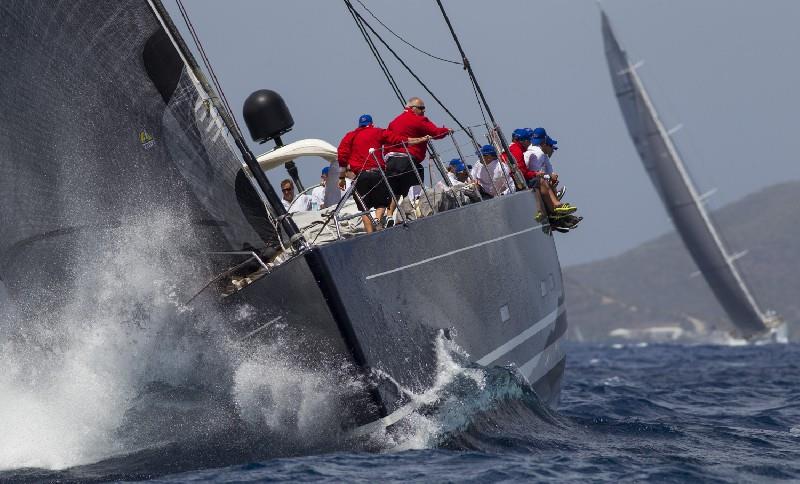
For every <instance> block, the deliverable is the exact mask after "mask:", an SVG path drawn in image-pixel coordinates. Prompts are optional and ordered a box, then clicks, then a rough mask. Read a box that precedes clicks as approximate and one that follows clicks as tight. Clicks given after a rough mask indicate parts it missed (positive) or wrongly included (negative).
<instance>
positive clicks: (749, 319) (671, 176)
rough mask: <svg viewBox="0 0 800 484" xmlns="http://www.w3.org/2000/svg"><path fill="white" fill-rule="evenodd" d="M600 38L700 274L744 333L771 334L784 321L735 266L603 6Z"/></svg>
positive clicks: (630, 122) (635, 135)
mask: <svg viewBox="0 0 800 484" xmlns="http://www.w3.org/2000/svg"><path fill="white" fill-rule="evenodd" d="M601 18H602V31H603V43H604V45H605V52H606V59H607V61H608V68H609V72H610V74H611V81H612V84H613V86H614V92H615V94H616V97H617V101H618V102H619V106H620V109H621V110H622V115H623V118H624V119H625V124H626V125H627V126H628V132H629V133H630V136H631V139H632V140H633V143H634V145H635V146H636V151H637V152H638V153H639V157H640V158H641V159H642V163H644V166H645V169H646V170H647V174H648V175H649V176H650V180H651V181H652V182H653V185H654V186H655V188H656V191H657V192H658V195H659V197H660V198H661V201H662V202H663V203H664V206H665V207H666V209H667V212H668V213H669V215H670V217H671V218H672V221H673V223H674V224H675V228H676V229H677V231H678V234H679V235H680V236H681V239H682V240H683V243H684V244H685V245H686V248H687V249H688V251H689V253H690V254H691V256H692V259H693V260H694V262H695V264H697V267H698V268H699V270H700V273H701V274H702V275H703V277H704V278H705V280H706V283H708V286H709V287H710V288H711V291H712V292H713V293H714V296H715V297H716V298H717V300H718V301H719V303H720V305H721V306H722V308H723V309H724V310H725V312H726V314H727V315H728V317H729V318H730V321H731V323H732V324H733V326H734V327H735V328H736V330H737V331H738V332H739V333H740V334H741V335H742V336H743V337H745V338H748V339H749V338H760V337H764V336H769V334H770V333H772V332H773V329H775V328H777V327H778V326H780V325H781V324H782V321H781V319H780V318H779V317H778V316H777V315H776V314H774V313H772V312H769V311H767V312H765V311H763V310H762V309H761V308H760V306H759V304H758V303H757V302H756V299H755V297H754V296H753V294H752V291H751V290H750V288H749V286H748V285H747V284H746V283H745V281H744V278H743V277H742V275H741V273H740V272H739V270H738V268H737V267H736V265H735V261H736V259H737V258H738V257H739V256H740V254H732V253H731V252H730V251H729V250H728V249H727V248H726V247H725V245H724V244H723V242H722V238H721V237H720V234H719V230H718V229H717V228H716V227H715V226H714V224H713V222H712V221H711V217H710V216H709V214H708V211H707V210H706V207H705V204H704V196H703V195H701V194H700V193H699V191H698V190H697V188H696V187H695V185H694V183H693V182H692V180H691V178H690V177H689V172H688V170H687V168H686V164H685V163H684V161H683V159H682V158H681V156H680V154H679V153H678V149H677V147H676V146H675V144H674V143H673V141H672V138H671V137H670V133H669V132H668V131H667V130H666V129H665V128H664V125H663V124H662V122H661V120H660V119H659V117H658V113H657V112H656V109H655V105H654V104H653V101H652V99H651V98H650V96H649V94H648V93H647V90H646V89H645V87H644V84H643V83H642V80H641V79H640V78H639V75H638V74H637V72H636V69H637V67H638V66H637V65H635V64H631V62H630V60H629V59H628V56H627V54H626V53H625V51H624V50H622V47H620V44H619V42H618V41H617V38H616V36H615V34H614V31H613V30H612V28H611V23H610V21H609V19H608V16H607V15H606V13H605V12H604V11H602V10H601Z"/></svg>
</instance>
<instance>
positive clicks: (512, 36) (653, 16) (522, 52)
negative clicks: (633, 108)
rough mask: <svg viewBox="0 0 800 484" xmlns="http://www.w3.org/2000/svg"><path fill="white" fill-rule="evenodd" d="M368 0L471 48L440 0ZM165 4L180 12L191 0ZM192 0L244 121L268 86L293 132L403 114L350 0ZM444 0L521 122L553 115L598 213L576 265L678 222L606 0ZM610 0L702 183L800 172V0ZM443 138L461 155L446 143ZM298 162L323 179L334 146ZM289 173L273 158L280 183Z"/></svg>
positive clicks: (507, 111)
mask: <svg viewBox="0 0 800 484" xmlns="http://www.w3.org/2000/svg"><path fill="white" fill-rule="evenodd" d="M363 1H364V2H365V4H366V5H367V6H368V7H369V8H370V9H371V10H372V11H373V12H375V14H376V15H378V16H379V17H380V18H381V19H382V20H383V21H384V22H385V23H386V24H387V25H389V26H390V27H391V28H392V29H394V30H395V31H397V32H398V33H400V34H401V35H403V36H404V37H407V38H408V39H409V40H411V41H412V42H413V43H415V44H416V45H418V46H419V47H421V48H423V49H425V50H428V51H430V52H432V53H435V54H437V55H439V56H441V57H446V58H451V59H457V58H458V54H457V50H456V48H455V45H454V44H453V42H452V39H451V38H450V37H449V33H448V32H447V28H446V25H445V24H444V22H443V20H442V17H441V15H440V14H439V12H438V9H437V7H436V4H435V2H434V1H432V0H425V1H422V0H405V1H403V2H389V1H376V0H363ZM165 3H166V5H167V7H168V8H169V9H170V11H171V12H173V17H174V19H175V21H176V23H177V24H179V25H180V24H181V21H180V17H179V15H178V13H177V8H176V7H175V5H174V4H172V3H171V2H170V1H169V0H167V1H166V2H165ZM354 3H355V4H356V6H357V7H358V4H357V2H354ZM184 4H185V6H186V7H187V10H188V12H189V15H190V16H191V19H192V21H193V23H194V25H195V28H196V29H197V31H198V33H199V35H200V37H201V40H202V42H203V46H204V48H205V49H206V51H207V53H208V56H209V58H210V59H211V62H212V63H213V65H214V68H215V70H216V72H217V75H218V76H219V78H220V81H221V83H222V86H223V89H224V91H225V94H226V95H227V97H228V99H229V101H230V102H231V104H232V106H233V109H234V111H235V114H236V116H238V117H239V119H240V120H241V105H242V102H243V101H244V99H245V98H246V97H247V96H248V95H249V94H250V93H251V92H252V91H254V90H256V89H260V88H269V89H273V90H276V91H278V92H279V93H281V94H282V95H283V97H284V99H285V100H286V102H287V104H288V105H289V107H290V109H291V111H292V114H293V116H294V119H295V123H296V124H295V128H294V130H293V131H292V132H291V133H289V134H288V135H286V136H284V141H286V142H288V141H292V140H296V139H301V138H321V139H325V140H327V141H329V142H330V143H332V144H334V145H336V144H338V142H339V140H340V138H341V137H342V135H344V133H345V132H347V131H349V130H350V129H352V128H353V127H354V126H355V124H356V119H357V118H358V116H359V115H360V114H362V113H371V114H372V115H373V117H374V119H375V121H376V124H378V125H384V126H385V125H386V124H387V123H388V122H389V121H390V120H391V119H392V118H393V117H394V116H395V115H396V114H398V113H399V111H400V105H399V103H398V101H397V100H396V99H395V97H394V95H393V94H392V91H391V90H390V89H389V87H388V84H387V82H386V80H385V79H384V78H383V75H382V73H381V72H380V70H379V69H378V67H377V64H376V62H375V60H374V59H373V57H372V56H371V54H370V52H369V50H368V49H367V47H366V44H365V43H364V41H363V40H362V38H361V35H360V33H359V32H358V30H357V29H356V27H355V24H354V23H353V20H352V18H351V17H350V15H349V14H348V13H347V10H346V8H345V6H344V3H343V2H340V1H336V0H294V1H284V2H277V1H255V0H233V1H229V2H215V1H211V0H190V1H186V0H184ZM444 4H445V7H446V8H447V9H448V13H449V14H450V17H451V20H452V22H453V24H454V26H455V28H456V31H457V32H458V34H459V36H460V38H461V41H462V43H463V45H464V48H465V49H466V51H467V55H468V57H469V58H470V60H471V62H472V64H473V67H474V69H475V71H476V75H477V77H478V81H479V82H480V83H481V86H482V87H483V90H484V92H485V94H486V96H487V98H488V100H489V103H490V104H491V107H492V110H493V112H494V114H495V116H496V118H497V119H498V121H499V123H500V124H501V126H502V127H503V128H504V130H505V131H506V132H507V133H510V132H511V130H513V129H514V128H518V127H537V126H544V127H545V128H547V130H548V132H549V133H551V135H552V136H553V137H554V138H556V139H558V141H559V147H560V148H561V149H560V150H559V151H558V153H557V155H556V157H555V158H554V165H555V168H556V170H557V171H558V172H559V173H560V175H561V178H562V180H564V183H565V184H566V185H567V186H568V187H569V195H568V199H569V201H570V202H572V203H574V204H576V205H578V207H579V208H580V213H581V214H583V215H584V216H585V217H586V220H585V221H584V222H583V223H582V225H581V228H580V230H578V231H575V232H574V233H570V234H568V235H567V236H560V237H559V238H558V247H559V255H560V258H561V261H562V264H563V265H565V266H567V265H572V264H577V263H581V262H586V261H590V260H595V259H600V258H604V257H607V256H611V255H616V254H619V253H621V252H623V251H625V250H627V249H629V248H631V247H634V246H636V245H638V244H640V243H641V242H643V241H645V240H648V239H651V238H653V237H655V236H657V235H660V234H662V233H664V232H667V231H669V230H671V224H670V221H669V219H668V217H667V215H666V212H665V211H664V209H663V208H662V206H661V203H660V201H659V199H658V197H657V195H656V192H655V191H654V189H653V187H652V185H651V183H650V181H649V179H648V178H647V176H646V174H645V172H644V169H643V168H642V165H641V162H640V161H639V159H638V157H637V155H636V153H635V150H634V148H633V145H632V143H631V142H630V139H629V138H628V133H627V130H626V128H625V125H624V123H623V120H622V118H621V115H620V112H619V108H618V106H617V104H616V100H615V98H614V94H613V90H612V88H611V83H610V79H609V73H608V69H607V67H606V62H605V56H604V53H603V45H602V39H601V35H600V16H599V12H598V8H597V4H596V2H595V1H592V0H535V1H522V0H519V1H511V0H508V1H503V0H498V1H492V2H486V1H477V0H458V1H455V0H449V1H445V2H444ZM603 7H604V9H605V10H606V12H607V13H608V14H609V16H610V18H611V21H612V23H613V25H614V27H615V29H616V31H617V35H618V37H619V39H620V42H621V43H622V44H623V46H624V47H625V48H626V50H627V51H628V52H629V55H630V57H631V58H632V60H634V61H635V60H643V61H644V62H645V64H644V66H643V67H642V68H641V69H640V70H639V74H640V75H641V77H642V78H643V80H644V82H645V84H646V85H647V87H648V89H649V90H650V93H651V95H652V97H653V100H654V102H655V103H656V105H657V107H658V109H659V111H660V114H661V117H662V119H663V120H664V122H665V124H666V125H667V126H668V127H670V126H673V125H677V124H682V125H683V129H682V130H680V131H678V132H677V133H676V134H675V141H676V144H677V145H678V147H679V149H680V150H681V152H682V153H683V155H684V158H685V161H686V163H687V165H688V166H689V168H690V171H691V173H692V175H693V177H694V179H695V181H696V183H697V185H698V186H699V188H700V190H701V191H706V190H708V189H711V188H717V189H718V192H717V193H716V195H715V196H714V197H713V198H712V199H711V200H710V202H709V206H710V207H711V208H712V209H713V208H716V207H719V206H721V205H724V204H725V203H728V202H731V201H733V200H736V199H739V198H741V197H743V196H744V195H746V194H748V193H752V192H754V191H757V190H758V189H760V188H763V187H765V186H768V185H771V184H774V183H778V182H781V181H786V180H797V179H800V163H798V160H797V158H798V155H797V153H798V152H799V151H800V136H798V135H797V133H796V130H797V128H798V124H799V123H798V122H797V119H798V113H800V97H799V96H798V94H797V91H796V89H797V86H800V66H799V65H798V62H797V56H796V53H795V52H794V50H795V49H796V47H797V46H798V45H800V29H797V27H796V22H797V21H798V19H800V2H796V1H793V0H768V1H762V2H758V3H754V2H750V1H744V0H702V1H698V0H670V1H669V2H667V1H662V0H606V1H605V2H603ZM362 12H363V10H362ZM368 18H369V17H368ZM373 23H374V22H373ZM376 29H378V30H379V32H380V33H381V35H384V37H385V38H386V39H387V40H388V41H389V42H390V43H391V45H392V46H393V47H394V48H395V49H396V50H397V51H398V52H399V53H400V54H401V55H402V56H403V57H404V59H406V60H407V62H409V63H410V64H411V65H412V66H413V67H414V69H415V71H416V72H417V73H418V74H419V75H420V77H422V78H423V80H425V81H426V83H428V84H429V85H430V87H431V88H432V90H433V91H434V92H435V93H436V94H437V95H438V96H439V97H441V98H442V99H443V101H444V103H445V105H447V107H448V108H449V109H451V110H452V111H453V112H454V113H455V114H456V116H457V117H458V118H459V119H460V120H462V121H463V122H464V123H469V124H475V123H478V122H480V121H481V115H480V112H479V110H478V108H477V105H476V103H475V99H474V94H473V93H472V90H471V89H470V86H469V83H468V80H467V77H466V75H465V74H464V72H463V71H462V70H461V69H460V68H459V67H458V66H453V65H450V64H446V63H442V62H439V61H435V60H432V59H429V58H427V57H424V56H421V55H420V54H418V53H416V52H414V51H412V50H411V49H409V48H407V47H405V46H403V45H402V44H401V43H400V42H399V41H397V40H396V39H394V38H392V37H391V35H390V34H388V33H387V32H385V31H383V30H382V29H381V28H380V27H379V26H377V25H376ZM187 38H188V37H187ZM391 67H392V69H393V72H394V73H395V76H396V77H397V79H398V82H399V83H400V86H401V89H402V90H403V91H404V93H405V94H406V96H410V95H419V96H421V97H423V98H424V99H425V100H426V103H427V106H428V108H429V109H428V115H429V117H430V118H431V119H432V120H434V122H437V123H439V124H445V125H447V126H453V125H454V123H453V122H452V121H451V120H450V119H449V118H447V116H446V115H445V113H444V112H443V111H442V110H441V109H440V108H439V107H438V106H436V105H435V103H434V102H433V100H432V99H430V96H427V95H426V94H425V93H424V91H423V90H422V89H421V88H420V87H419V86H418V85H417V84H416V82H415V81H414V80H413V79H411V77H410V76H408V75H406V74H405V73H404V72H403V71H402V68H401V67H399V65H397V64H395V63H392V64H391ZM251 146H252V147H253V149H254V151H255V152H256V153H260V152H263V151H265V149H266V148H265V147H264V146H258V145H255V144H252V145H251ZM448 150H449V151H448ZM440 151H442V152H443V156H445V157H447V158H448V159H449V158H450V157H451V155H454V153H452V146H448V145H446V144H445V145H441V147H440ZM298 165H299V166H300V172H301V175H302V176H303V179H304V180H305V181H306V182H307V183H313V182H314V181H315V180H317V179H318V174H319V169H320V168H321V167H322V165H323V162H322V160H317V159H305V160H299V161H298ZM284 175H285V173H284V172H283V170H278V171H277V172H275V171H272V172H269V173H268V176H269V177H270V178H271V180H272V181H273V182H277V181H278V180H280V179H282V178H284V177H285V176H284ZM724 230H725V228H724V227H722V231H723V233H724ZM741 249H745V248H739V247H733V248H732V250H733V251H737V250H741Z"/></svg>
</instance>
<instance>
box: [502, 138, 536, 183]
mask: <svg viewBox="0 0 800 484" xmlns="http://www.w3.org/2000/svg"><path fill="white" fill-rule="evenodd" d="M532 135H533V130H532V129H530V128H519V129H515V130H514V131H513V132H512V133H511V144H510V145H509V146H508V151H510V152H511V156H512V157H513V158H514V161H515V162H516V163H517V168H518V169H519V171H520V173H522V176H523V177H525V183H526V184H528V186H531V185H533V184H534V183H535V181H536V178H537V177H538V176H539V174H538V173H537V172H535V171H533V170H529V169H528V166H527V165H526V164H525V156H524V153H525V150H527V149H528V146H530V145H531V136H532Z"/></svg>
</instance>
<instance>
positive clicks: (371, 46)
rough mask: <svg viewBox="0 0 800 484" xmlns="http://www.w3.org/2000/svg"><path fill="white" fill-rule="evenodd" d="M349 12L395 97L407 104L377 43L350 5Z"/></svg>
mask: <svg viewBox="0 0 800 484" xmlns="http://www.w3.org/2000/svg"><path fill="white" fill-rule="evenodd" d="M345 3H347V2H345ZM348 11H349V12H350V15H351V16H352V17H353V21H354V22H355V23H356V26H358V30H360V31H361V35H362V36H363V37H364V40H365V41H366V42H367V46H368V47H369V49H370V51H371V52H372V56H373V57H374V58H375V60H376V61H377V62H378V66H379V67H380V68H381V71H383V75H384V76H385V77H386V80H387V81H388V82H389V86H390V87H391V88H392V90H393V91H394V95H395V96H397V99H398V100H400V102H401V103H405V101H404V99H405V98H404V97H403V92H402V91H400V86H398V85H397V81H395V80H394V77H393V76H392V73H391V72H390V71H389V68H388V66H387V65H386V62H384V60H383V57H381V54H380V52H378V48H377V47H375V43H374V42H372V38H371V37H370V36H369V33H367V30H366V29H365V28H364V25H363V24H362V23H361V22H360V21H359V19H358V17H356V15H355V13H354V11H353V9H352V8H350V6H349V5H348Z"/></svg>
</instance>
